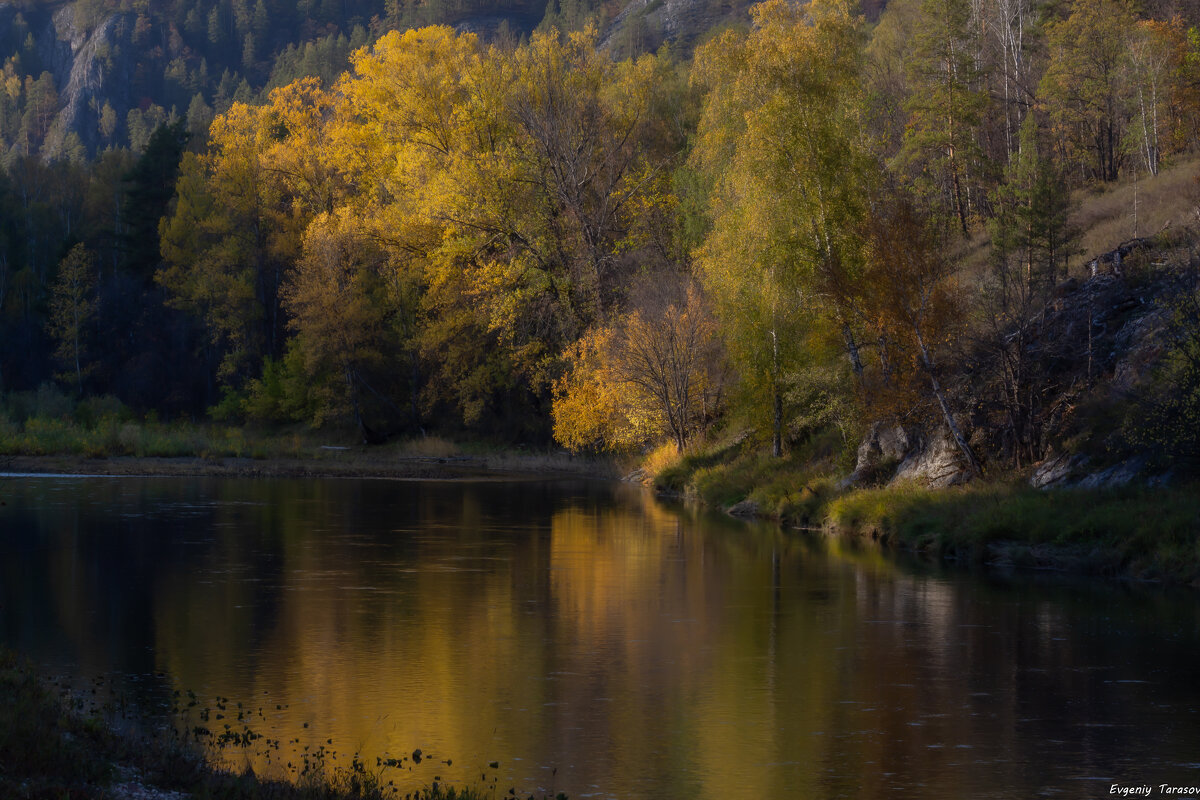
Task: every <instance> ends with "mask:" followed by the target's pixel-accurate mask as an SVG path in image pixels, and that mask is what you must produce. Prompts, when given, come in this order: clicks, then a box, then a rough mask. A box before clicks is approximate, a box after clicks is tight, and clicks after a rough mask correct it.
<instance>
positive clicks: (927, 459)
mask: <svg viewBox="0 0 1200 800" xmlns="http://www.w3.org/2000/svg"><path fill="white" fill-rule="evenodd" d="M971 477H972V475H971V471H970V469H968V468H967V465H966V464H964V463H963V456H962V452H961V451H960V450H959V449H958V445H956V444H955V443H954V438H953V437H951V436H950V432H949V431H947V430H945V429H944V428H939V429H938V430H937V432H936V433H935V434H934V435H933V436H932V437H930V438H929V439H928V440H927V441H925V442H924V443H923V446H922V447H921V448H919V449H917V450H914V451H913V452H912V453H911V454H909V456H908V457H907V458H905V459H904V461H902V462H901V463H900V466H899V467H897V468H896V474H895V476H893V478H892V482H895V481H901V480H915V481H919V482H921V483H924V484H925V485H927V486H930V487H932V488H938V489H940V488H944V487H946V486H957V485H959V484H961V483H967V482H968V481H970V480H971Z"/></svg>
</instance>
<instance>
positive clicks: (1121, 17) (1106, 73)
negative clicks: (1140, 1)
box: [1038, 0, 1134, 181]
mask: <svg viewBox="0 0 1200 800" xmlns="http://www.w3.org/2000/svg"><path fill="white" fill-rule="evenodd" d="M1133 28H1134V18H1133V14H1132V12H1131V11H1130V10H1129V7H1128V5H1127V4H1126V3H1125V2H1124V1H1123V0H1075V2H1074V3H1072V5H1071V14H1070V16H1069V17H1067V18H1066V19H1065V20H1062V21H1060V22H1055V23H1051V24H1049V25H1047V26H1046V40H1047V44H1048V47H1049V51H1050V63H1049V66H1048V67H1047V69H1046V73H1045V75H1044V76H1043V77H1042V82H1041V84H1040V86H1039V87H1038V99H1039V103H1040V105H1041V106H1042V108H1043V109H1044V110H1045V113H1046V114H1047V117H1048V119H1049V120H1050V128H1051V131H1052V135H1053V138H1054V139H1055V140H1056V141H1057V142H1059V143H1060V144H1059V146H1060V157H1061V158H1063V159H1065V160H1066V161H1068V162H1069V163H1071V164H1075V165H1077V166H1078V168H1079V169H1080V170H1081V171H1082V173H1083V174H1084V175H1085V176H1087V177H1091V178H1095V179H1096V180H1101V181H1114V180H1116V179H1117V176H1118V173H1119V171H1120V168H1121V165H1122V161H1123V159H1124V156H1125V152H1126V151H1125V138H1126V133H1127V126H1128V122H1129V80H1130V75H1129V70H1130V66H1129V55H1130V53H1129V46H1128V36H1129V31H1131V30H1133Z"/></svg>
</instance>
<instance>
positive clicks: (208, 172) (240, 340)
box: [157, 79, 339, 389]
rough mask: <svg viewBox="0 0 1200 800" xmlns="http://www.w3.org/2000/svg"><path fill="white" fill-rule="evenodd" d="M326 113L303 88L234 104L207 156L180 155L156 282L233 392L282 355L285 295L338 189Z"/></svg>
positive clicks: (317, 92)
mask: <svg viewBox="0 0 1200 800" xmlns="http://www.w3.org/2000/svg"><path fill="white" fill-rule="evenodd" d="M331 108H332V100H331V99H330V97H329V95H328V94H327V93H325V92H324V91H322V90H321V88H320V85H319V84H318V83H317V82H316V81H315V80H311V79H310V80H305V81H300V82H297V83H296V84H293V85H289V86H288V87H285V88H282V89H277V90H275V91H274V92H272V93H271V96H270V102H269V103H268V104H267V105H264V106H260V107H251V106H247V105H243V104H240V103H239V104H235V105H234V106H233V107H231V108H230V109H229V111H227V112H226V113H225V114H222V115H220V116H218V117H217V118H216V119H215V120H214V121H213V123H212V128H211V139H210V144H209V149H208V152H207V153H204V154H193V153H186V154H185V155H184V158H183V162H182V166H181V175H180V178H179V182H178V199H177V201H176V203H175V206H174V209H173V213H172V214H171V215H170V216H169V217H168V218H166V219H165V220H164V221H163V224H162V229H161V230H162V253H163V259H164V261H165V266H164V267H163V269H162V270H160V271H159V273H158V274H157V280H158V282H159V283H160V284H161V285H163V286H165V287H166V288H167V289H168V290H169V291H170V292H171V293H172V295H173V297H174V302H175V303H176V304H177V305H178V306H179V307H182V308H186V309H189V310H191V311H193V312H194V313H196V314H197V315H198V316H200V317H201V318H202V319H203V320H204V321H205V325H206V327H207V328H208V330H209V334H210V337H211V341H212V343H213V345H214V347H216V348H217V350H218V351H219V353H220V356H219V360H220V377H221V379H222V381H223V382H224V383H225V384H226V385H227V386H230V387H232V388H235V389H236V388H239V387H241V386H242V385H243V384H244V383H245V381H247V380H248V379H251V378H253V377H254V376H255V375H256V373H257V371H258V370H259V369H260V368H261V364H262V360H263V359H264V358H266V357H272V358H279V357H280V356H281V355H282V353H283V350H284V347H283V343H284V336H285V318H284V314H283V311H282V305H281V299H280V298H281V290H282V287H283V286H284V284H285V282H286V277H287V273H288V271H289V270H290V268H291V265H292V264H294V263H295V262H296V261H297V260H298V258H299V257H300V253H301V250H302V240H303V235H304V231H305V228H306V227H307V225H308V223H309V221H310V220H312V219H313V218H314V217H315V216H316V215H317V214H318V213H322V212H327V211H328V210H329V209H330V208H331V207H332V206H333V193H334V192H336V191H337V190H338V186H339V184H338V182H337V180H335V175H334V172H333V170H332V169H331V167H330V166H329V164H328V162H327V161H326V159H325V152H324V150H323V148H322V147H321V145H320V141H321V137H322V136H323V134H324V128H323V126H324V123H325V119H326V117H327V116H329V115H330V114H331V113H332V112H331Z"/></svg>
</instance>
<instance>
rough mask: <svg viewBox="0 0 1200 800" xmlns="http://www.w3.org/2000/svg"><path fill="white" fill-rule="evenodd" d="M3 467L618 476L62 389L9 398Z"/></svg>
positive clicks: (593, 467)
mask: <svg viewBox="0 0 1200 800" xmlns="http://www.w3.org/2000/svg"><path fill="white" fill-rule="evenodd" d="M0 471H7V472H52V473H79V474H104V475H221V476H225V475H231V476H280V477H287V476H297V477H300V476H303V477H320V476H330V477H351V476H360V477H403V478H431V477H458V476H465V475H478V474H481V473H496V472H499V473H529V474H539V475H546V474H571V475H586V476H600V477H616V467H615V465H614V463H613V462H612V461H611V460H610V459H606V458H599V457H579V456H572V455H570V454H568V453H566V452H565V451H563V450H561V449H548V450H538V449H536V448H528V447H524V446H517V447H512V446H505V445H500V444H495V443H487V442H479V441H468V442H456V441H452V440H449V439H445V438H441V437H438V436H421V437H410V438H401V437H397V438H395V439H393V440H391V441H388V442H387V443H385V444H381V445H371V446H364V445H362V444H361V435H360V434H359V432H358V431H357V429H355V428H348V427H347V428H336V427H332V428H326V429H321V430H314V429H312V428H309V427H306V426H301V425H296V426H292V427H287V428H283V427H258V426H231V425H219V424H214V423H209V422H192V421H187V420H176V421H171V422H166V421H162V420H159V419H158V418H157V417H155V416H154V415H153V414H151V415H148V416H145V417H140V416H138V415H136V414H134V413H133V412H132V411H131V410H130V409H129V408H127V407H126V406H123V405H122V404H121V403H120V401H118V400H117V399H116V398H113V397H88V398H84V399H74V398H71V397H68V396H67V395H65V394H63V393H62V392H61V391H60V390H58V389H56V388H55V387H53V386H50V385H46V386H43V387H42V388H40V389H39V390H38V391H36V392H14V393H11V394H9V395H5V396H0Z"/></svg>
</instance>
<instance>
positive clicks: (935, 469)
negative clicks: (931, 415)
mask: <svg viewBox="0 0 1200 800" xmlns="http://www.w3.org/2000/svg"><path fill="white" fill-rule="evenodd" d="M882 471H890V473H891V474H890V475H888V474H882V475H881V474H880V472H882ZM872 478H875V479H878V480H886V481H887V482H889V483H894V482H896V481H900V480H913V481H919V482H921V483H924V484H926V485H928V486H932V487H943V486H956V485H958V484H960V483H966V482H967V481H969V480H970V479H971V472H970V470H969V469H968V468H967V466H966V465H965V464H964V463H963V458H962V453H961V452H959V449H958V446H957V445H956V444H955V443H954V439H953V438H952V437H951V436H950V433H949V431H946V430H944V429H942V428H939V429H938V430H937V431H936V432H935V433H934V434H933V435H932V436H927V435H925V434H924V433H923V432H921V431H920V430H919V429H917V428H913V427H904V426H901V425H885V424H884V423H881V422H876V423H875V424H873V425H872V426H871V429H870V431H868V432H867V435H866V436H865V437H863V441H862V444H860V445H859V446H858V460H857V462H856V463H855V465H854V472H852V473H851V474H850V475H849V476H848V477H847V478H846V479H845V480H843V481H842V484H841V488H848V487H850V486H854V485H855V484H859V483H862V482H864V481H867V480H870V479H872Z"/></svg>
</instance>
